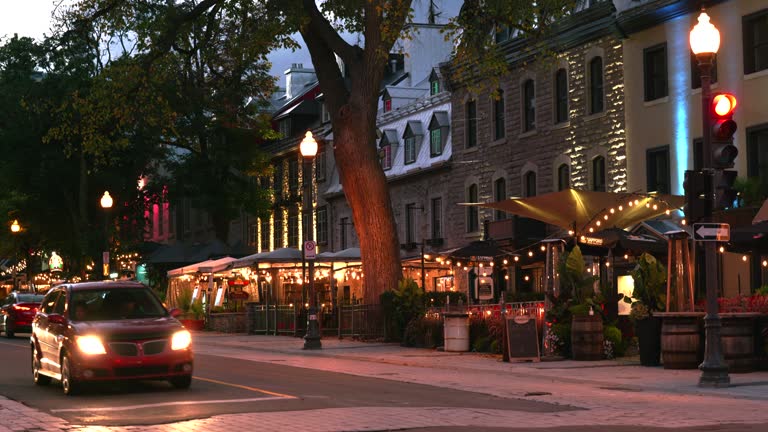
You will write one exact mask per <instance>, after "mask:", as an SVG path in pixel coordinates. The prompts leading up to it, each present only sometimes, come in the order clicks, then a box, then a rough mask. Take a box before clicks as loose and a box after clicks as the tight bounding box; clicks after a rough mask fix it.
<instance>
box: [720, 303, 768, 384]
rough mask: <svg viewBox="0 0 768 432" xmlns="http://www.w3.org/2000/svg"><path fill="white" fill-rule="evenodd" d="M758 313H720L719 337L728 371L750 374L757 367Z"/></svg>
mask: <svg viewBox="0 0 768 432" xmlns="http://www.w3.org/2000/svg"><path fill="white" fill-rule="evenodd" d="M759 316H760V314H759V313H751V312H743V313H739V312H737V313H721V314H720V319H721V323H722V327H721V329H720V337H721V340H722V341H723V357H725V363H726V364H727V365H728V371H729V372H734V373H743V372H752V371H754V370H755V368H756V366H757V355H756V352H755V326H756V321H757V318H758V317H759Z"/></svg>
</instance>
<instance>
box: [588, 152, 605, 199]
mask: <svg viewBox="0 0 768 432" xmlns="http://www.w3.org/2000/svg"><path fill="white" fill-rule="evenodd" d="M591 164H592V166H591V168H592V172H591V174H592V191H593V192H605V191H606V190H608V185H607V184H606V160H605V156H603V155H597V156H595V157H593V158H592V161H591ZM598 164H599V165H598ZM598 168H600V169H598ZM598 176H599V177H601V179H600V180H601V181H600V182H598V181H597V180H598Z"/></svg>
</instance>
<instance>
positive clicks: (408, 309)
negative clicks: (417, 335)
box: [380, 278, 426, 340]
mask: <svg viewBox="0 0 768 432" xmlns="http://www.w3.org/2000/svg"><path fill="white" fill-rule="evenodd" d="M424 300H425V296H424V290H422V289H421V287H419V285H418V284H417V283H416V281H414V280H413V279H411V278H406V279H402V280H401V281H400V282H399V283H398V286H397V289H396V290H391V291H388V292H384V293H383V294H382V295H381V296H380V302H381V305H382V308H383V309H384V315H385V319H386V321H387V323H388V324H387V328H388V329H389V331H390V334H391V335H392V337H393V338H395V339H397V340H403V337H404V332H405V330H406V329H407V328H408V324H409V323H410V322H411V320H413V319H418V318H420V317H422V316H423V315H424V312H425V310H426V308H425V305H424Z"/></svg>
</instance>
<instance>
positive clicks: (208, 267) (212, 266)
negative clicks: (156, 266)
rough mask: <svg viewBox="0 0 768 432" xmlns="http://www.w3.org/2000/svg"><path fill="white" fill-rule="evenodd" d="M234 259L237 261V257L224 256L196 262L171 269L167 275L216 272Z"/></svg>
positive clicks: (223, 268)
mask: <svg viewBox="0 0 768 432" xmlns="http://www.w3.org/2000/svg"><path fill="white" fill-rule="evenodd" d="M232 261H235V258H232V257H224V258H219V259H216V260H206V261H202V262H199V263H196V264H192V265H188V266H184V267H179V268H175V269H173V270H169V271H168V272H167V273H166V275H167V276H168V277H173V276H181V275H185V274H191V273H197V272H203V273H216V272H219V271H222V270H225V269H226V268H227V267H228V265H229V263H231V262H232Z"/></svg>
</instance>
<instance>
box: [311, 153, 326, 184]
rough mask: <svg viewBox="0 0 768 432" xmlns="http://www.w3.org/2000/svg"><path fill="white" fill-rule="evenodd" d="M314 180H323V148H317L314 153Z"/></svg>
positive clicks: (324, 165) (324, 174) (324, 166)
mask: <svg viewBox="0 0 768 432" xmlns="http://www.w3.org/2000/svg"><path fill="white" fill-rule="evenodd" d="M314 162H315V181H316V182H318V183H320V182H324V181H325V176H326V173H325V171H326V161H325V149H322V150H319V151H318V152H317V155H315V160H314Z"/></svg>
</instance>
